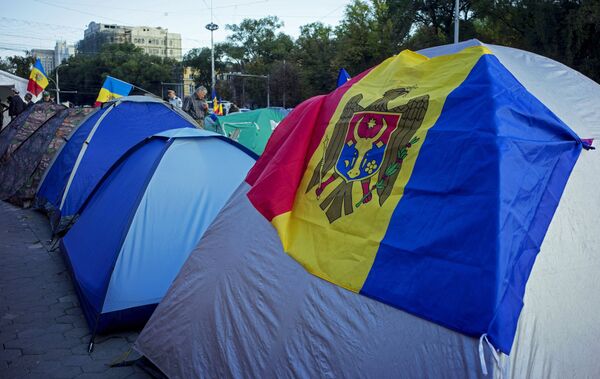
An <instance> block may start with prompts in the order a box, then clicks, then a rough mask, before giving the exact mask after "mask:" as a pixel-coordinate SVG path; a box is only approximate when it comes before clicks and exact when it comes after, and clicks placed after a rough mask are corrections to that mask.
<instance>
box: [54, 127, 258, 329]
mask: <svg viewBox="0 0 600 379" xmlns="http://www.w3.org/2000/svg"><path fill="white" fill-rule="evenodd" d="M166 135H169V134H166ZM253 163H254V157H253V156H251V155H250V154H247V153H246V152H245V151H244V150H243V149H240V148H239V147H238V146H236V145H235V144H232V143H230V142H228V141H226V140H225V138H224V137H222V136H220V135H218V134H214V133H210V132H206V131H202V130H197V129H189V131H188V132H187V133H182V134H181V136H178V135H177V133H172V134H171V135H170V136H169V137H165V136H164V135H156V136H154V137H152V138H150V139H148V140H146V141H144V142H143V143H142V144H140V145H139V146H136V147H134V148H133V149H132V150H130V151H129V152H128V153H126V154H125V155H124V156H123V157H121V158H120V160H119V163H117V164H116V165H115V167H114V168H113V169H111V171H110V172H109V174H108V175H107V176H106V177H105V179H104V180H103V181H102V183H101V184H100V186H99V187H98V189H97V190H96V191H95V192H94V194H93V195H92V197H91V198H90V201H89V202H88V203H87V205H86V206H85V208H84V209H83V211H82V213H81V215H80V217H79V219H78V221H77V223H75V225H74V226H73V227H72V228H71V230H70V231H69V232H68V233H67V234H66V236H65V237H64V238H63V240H62V242H61V248H62V250H63V251H64V253H65V254H66V256H67V258H68V260H69V262H70V267H71V270H72V271H73V276H74V281H75V284H76V287H77V288H78V293H79V295H80V298H81V304H82V308H83V309H84V314H85V315H86V318H87V320H88V324H89V325H90V328H91V330H92V331H93V332H94V333H102V332H106V331H109V330H116V329H121V328H127V327H134V326H141V325H143V324H144V323H145V321H146V320H147V319H148V317H149V316H150V313H151V312H152V310H153V309H154V307H155V306H156V304H157V303H158V302H159V301H160V300H161V299H162V296H163V295H164V293H165V292H166V290H167V289H168V287H169V285H170V284H171V282H172V280H173V279H174V277H175V275H176V274H177V272H178V271H179V268H180V267H181V266H182V265H183V263H184V261H185V259H186V258H187V255H188V254H189V252H190V251H191V249H192V248H193V247H194V246H195V245H196V244H197V243H198V241H199V239H200V237H201V236H202V234H203V233H204V230H206V228H207V227H208V225H209V224H210V223H211V222H212V220H213V219H214V217H215V216H216V214H217V213H218V212H219V210H220V209H221V207H222V206H223V204H224V203H225V202H226V201H227V199H228V198H229V196H230V195H231V194H232V193H233V191H234V190H235V188H237V186H238V185H239V183H240V182H241V181H242V180H243V178H244V176H245V175H246V173H247V172H248V170H249V169H250V167H251V166H252V164H253Z"/></svg>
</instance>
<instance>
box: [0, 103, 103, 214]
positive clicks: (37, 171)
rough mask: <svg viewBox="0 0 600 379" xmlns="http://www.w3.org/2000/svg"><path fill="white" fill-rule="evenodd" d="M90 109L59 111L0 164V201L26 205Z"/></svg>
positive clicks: (29, 202)
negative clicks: (59, 151)
mask: <svg viewBox="0 0 600 379" xmlns="http://www.w3.org/2000/svg"><path fill="white" fill-rule="evenodd" d="M92 111H93V109H92V108H68V109H62V110H59V111H58V112H57V113H55V114H54V115H53V116H52V117H50V118H49V119H48V120H47V121H46V122H44V124H42V125H41V126H40V127H39V128H38V129H36V130H35V131H34V132H33V133H32V134H31V135H30V136H28V137H27V138H26V139H25V140H23V141H22V142H21V143H20V144H19V145H17V146H15V147H14V148H12V150H13V151H12V152H11V153H10V154H8V155H5V157H4V159H2V161H0V199H2V200H8V201H10V202H12V203H14V204H17V205H21V206H25V205H30V204H31V201H32V200H33V198H34V196H35V191H36V190H37V187H38V185H39V182H40V180H41V178H42V175H43V173H44V172H45V170H46V168H47V167H48V166H49V164H50V162H51V160H52V158H53V157H54V155H55V154H56V152H57V151H58V150H59V149H60V148H61V147H62V145H63V144H64V142H65V139H66V137H67V136H68V135H69V134H71V132H72V130H73V129H74V128H76V127H77V126H78V125H79V124H80V123H81V122H82V121H83V119H84V118H85V117H87V115H88V114H90V113H91V112H92Z"/></svg>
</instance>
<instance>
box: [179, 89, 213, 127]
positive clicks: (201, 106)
mask: <svg viewBox="0 0 600 379" xmlns="http://www.w3.org/2000/svg"><path fill="white" fill-rule="evenodd" d="M206 93H207V91H206V87H204V86H200V87H198V88H196V92H194V93H193V94H192V95H191V96H187V97H186V98H185V100H184V102H183V111H184V112H186V113H187V114H189V115H190V116H191V117H192V118H193V119H194V120H196V122H197V123H198V125H200V127H201V128H204V117H206V116H207V115H208V103H207V102H206V100H205V97H206Z"/></svg>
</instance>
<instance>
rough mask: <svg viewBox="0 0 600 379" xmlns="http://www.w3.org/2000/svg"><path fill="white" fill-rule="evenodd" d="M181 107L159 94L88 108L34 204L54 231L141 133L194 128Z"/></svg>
mask: <svg viewBox="0 0 600 379" xmlns="http://www.w3.org/2000/svg"><path fill="white" fill-rule="evenodd" d="M195 127H196V123H195V122H194V121H193V120H192V119H191V118H189V116H187V115H186V114H185V113H184V112H182V111H180V110H179V109H177V108H175V107H172V106H171V105H170V104H168V103H166V102H164V101H162V100H161V99H157V98H152V97H148V96H129V97H121V98H119V99H116V100H114V101H112V102H110V103H106V104H104V105H103V106H102V108H99V109H98V110H97V111H96V112H94V113H92V114H91V115H90V116H89V117H88V118H87V119H86V120H84V121H83V122H82V123H81V125H80V126H79V127H78V128H77V129H76V130H75V131H74V132H73V133H72V134H71V136H70V137H69V138H68V141H67V142H66V143H65V145H64V146H63V148H62V149H61V151H60V152H59V153H58V154H57V155H56V156H55V158H54V162H53V163H52V165H51V166H50V168H49V169H48V170H47V171H46V174H45V176H44V178H43V179H42V181H41V184H40V186H39V188H38V191H37V197H36V205H37V206H38V207H39V208H43V209H45V210H46V212H47V213H48V215H49V217H50V223H51V225H52V230H53V232H54V233H55V234H58V233H61V232H64V231H65V230H66V229H67V228H68V226H69V224H70V223H71V221H72V220H73V218H74V217H75V216H76V215H77V213H78V212H79V210H80V209H81V207H82V206H83V204H84V202H85V201H86V200H87V198H88V197H89V195H90V193H91V192H92V191H93V189H94V187H95V186H96V185H97V184H98V182H99V181H100V179H101V178H102V176H103V175H104V174H105V173H106V172H107V170H108V169H109V168H110V167H111V166H112V165H113V164H114V163H115V162H116V161H117V159H119V158H120V157H121V156H122V155H123V154H124V153H125V152H126V151H128V150H129V149H130V148H131V147H133V146H135V145H136V144H138V143H140V142H142V141H143V140H144V139H145V138H147V137H150V136H152V135H153V134H156V133H159V132H162V131H164V130H168V129H176V128H195Z"/></svg>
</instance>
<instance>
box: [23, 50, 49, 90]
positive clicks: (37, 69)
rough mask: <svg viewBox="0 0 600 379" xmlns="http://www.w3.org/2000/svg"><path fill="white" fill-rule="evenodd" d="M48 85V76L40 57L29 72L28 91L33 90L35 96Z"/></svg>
mask: <svg viewBox="0 0 600 379" xmlns="http://www.w3.org/2000/svg"><path fill="white" fill-rule="evenodd" d="M47 86H48V76H47V75H46V71H44V66H42V62H41V61H40V58H37V59H36V60H35V63H34V64H33V67H32V68H31V73H30V74H29V83H27V91H28V92H31V93H32V94H34V95H35V96H37V95H39V94H40V93H42V91H44V89H45V88H46V87H47Z"/></svg>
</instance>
